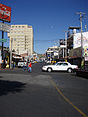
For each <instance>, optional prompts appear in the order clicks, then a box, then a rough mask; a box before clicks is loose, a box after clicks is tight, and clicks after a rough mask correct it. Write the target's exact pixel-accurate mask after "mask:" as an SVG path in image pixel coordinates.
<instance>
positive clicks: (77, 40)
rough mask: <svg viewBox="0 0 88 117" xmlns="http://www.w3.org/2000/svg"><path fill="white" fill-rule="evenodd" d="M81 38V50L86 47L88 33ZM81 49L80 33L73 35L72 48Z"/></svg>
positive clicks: (84, 33)
mask: <svg viewBox="0 0 88 117" xmlns="http://www.w3.org/2000/svg"><path fill="white" fill-rule="evenodd" d="M82 37H83V48H84V47H85V46H87V47H88V32H83V33H82ZM78 47H81V33H76V34H74V41H73V48H78Z"/></svg>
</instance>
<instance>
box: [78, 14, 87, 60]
mask: <svg viewBox="0 0 88 117" xmlns="http://www.w3.org/2000/svg"><path fill="white" fill-rule="evenodd" d="M77 14H79V15H80V25H81V57H82V58H83V35H82V17H83V15H85V13H83V12H77Z"/></svg>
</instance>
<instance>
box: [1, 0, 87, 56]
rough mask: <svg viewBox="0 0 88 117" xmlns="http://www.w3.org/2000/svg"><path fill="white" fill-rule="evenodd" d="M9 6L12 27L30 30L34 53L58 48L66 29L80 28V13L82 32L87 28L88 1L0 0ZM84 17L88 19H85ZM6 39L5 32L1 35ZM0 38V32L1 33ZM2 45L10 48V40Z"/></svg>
mask: <svg viewBox="0 0 88 117" xmlns="http://www.w3.org/2000/svg"><path fill="white" fill-rule="evenodd" d="M0 3H2V4H4V5H6V6H10V7H11V10H12V11H11V23H8V24H9V25H11V24H27V25H30V26H32V27H33V32H34V51H35V52H37V53H40V54H43V53H45V51H46V50H47V49H48V47H51V46H59V40H60V39H64V38H65V31H67V30H68V28H69V26H80V20H79V14H76V13H77V12H84V13H86V14H85V17H83V31H85V28H84V26H85V24H86V22H87V25H88V0H0ZM86 16H87V19H86ZM4 35H5V37H6V38H8V37H7V33H4ZM0 38H1V32H0ZM5 46H9V39H8V41H7V43H5Z"/></svg>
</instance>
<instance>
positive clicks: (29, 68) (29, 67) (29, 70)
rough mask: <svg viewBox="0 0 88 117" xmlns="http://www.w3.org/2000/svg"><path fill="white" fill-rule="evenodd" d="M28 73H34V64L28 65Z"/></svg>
mask: <svg viewBox="0 0 88 117" xmlns="http://www.w3.org/2000/svg"><path fill="white" fill-rule="evenodd" d="M28 72H32V64H31V62H30V63H29V64H28Z"/></svg>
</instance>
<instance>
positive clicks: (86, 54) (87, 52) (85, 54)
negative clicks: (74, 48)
mask: <svg viewBox="0 0 88 117" xmlns="http://www.w3.org/2000/svg"><path fill="white" fill-rule="evenodd" d="M84 56H88V46H85V47H84Z"/></svg>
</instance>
